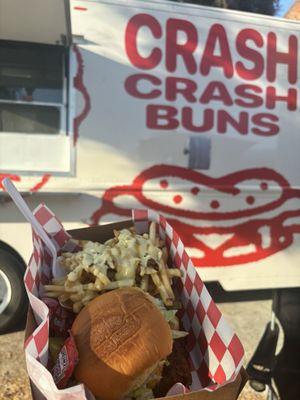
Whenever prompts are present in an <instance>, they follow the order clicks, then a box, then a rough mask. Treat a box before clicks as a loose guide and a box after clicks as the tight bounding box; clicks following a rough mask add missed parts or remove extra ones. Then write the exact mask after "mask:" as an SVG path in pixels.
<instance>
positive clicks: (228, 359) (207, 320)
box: [133, 210, 244, 391]
mask: <svg viewBox="0 0 300 400" xmlns="http://www.w3.org/2000/svg"><path fill="white" fill-rule="evenodd" d="M133 220H134V221H135V226H136V229H137V231H138V233H143V232H145V231H148V227H149V223H150V221H155V222H156V223H157V226H158V233H159V235H160V236H161V237H163V238H164V239H165V241H166V243H167V246H168V249H169V253H170V257H171V260H172V264H173V265H174V266H175V267H177V268H179V269H180V270H181V271H182V272H183V279H182V281H181V282H180V287H179V296H180V300H181V302H182V304H183V310H184V311H183V312H182V315H181V321H182V323H183V327H184V329H185V330H186V331H187V332H189V335H188V351H189V355H190V360H189V361H190V365H191V371H192V377H193V384H192V387H191V390H199V389H204V388H205V389H206V390H211V391H212V390H216V389H218V388H219V387H220V385H224V384H225V383H228V382H229V381H232V380H234V379H235V377H236V376H237V374H238V373H239V371H240V369H241V367H242V363H243V355H244V349H243V346H242V344H241V342H240V340H239V338H238V337H237V335H236V334H235V333H234V332H233V331H232V329H231V328H230V326H229V325H228V324H227V322H226V321H225V319H224V317H223V316H222V314H221V312H220V310H219V309H218V307H217V306H216V304H215V303H214V301H213V300H212V298H211V296H210V294H209V293H208V291H207V289H206V287H205V285H204V284H203V282H202V280H201V278H200V276H199V275H198V273H197V272H196V269H195V267H194V265H193V263H192V261H191V259H190V258H189V256H188V254H187V253H186V251H185V249H184V245H183V243H182V241H181V239H180V238H179V236H178V234H177V233H176V232H175V231H174V230H173V228H172V227H171V225H169V224H168V222H167V221H166V219H165V218H164V217H162V216H161V215H158V214H157V213H155V212H152V211H150V210H134V211H133Z"/></svg>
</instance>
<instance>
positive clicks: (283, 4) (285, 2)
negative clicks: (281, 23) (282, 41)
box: [278, 0, 294, 16]
mask: <svg viewBox="0 0 300 400" xmlns="http://www.w3.org/2000/svg"><path fill="white" fill-rule="evenodd" d="M293 3H294V0H280V2H279V4H280V9H279V12H278V15H280V16H283V15H284V14H285V13H286V12H287V10H288V9H289V8H290V6H291V5H292V4H293Z"/></svg>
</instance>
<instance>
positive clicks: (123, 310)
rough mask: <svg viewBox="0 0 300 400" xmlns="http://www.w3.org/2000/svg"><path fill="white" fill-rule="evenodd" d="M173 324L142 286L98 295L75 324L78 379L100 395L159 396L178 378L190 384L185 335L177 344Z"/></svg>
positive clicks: (109, 399) (114, 398) (110, 399)
mask: <svg viewBox="0 0 300 400" xmlns="http://www.w3.org/2000/svg"><path fill="white" fill-rule="evenodd" d="M171 328H172V326H171V325H170V323H169V322H168V318H166V315H164V313H163V312H162V309H160V308H159V306H158V305H157V303H156V301H155V300H154V299H153V298H152V296H150V295H149V294H148V293H146V292H144V291H143V290H141V289H139V288H136V287H130V288H120V289H116V290H112V291H110V292H107V293H104V294H102V295H100V296H98V297H96V298H95V299H93V300H92V301H91V302H90V303H88V304H87V305H86V306H85V307H84V308H83V309H82V310H81V311H80V313H79V314H78V315H77V317H76V319H75V321H74V323H73V325H72V329H71V332H72V335H73V336H74V339H75V342H76V347H77V350H78V354H79V362H78V365H77V366H76V369H75V372H74V375H75V378H76V380H77V381H79V382H82V383H84V384H85V385H86V386H87V387H88V388H89V389H90V390H91V392H92V393H93V394H94V395H95V396H96V397H97V398H100V399H102V400H119V399H147V398H153V397H155V396H156V397H159V396H164V395H165V394H166V392H167V391H168V390H169V389H170V388H171V386H173V384H174V383H176V382H178V381H180V382H181V383H183V384H185V385H186V386H188V385H190V384H191V375H190V372H189V368H188V365H187V353H186V350H185V347H184V344H183V343H182V345H181V341H182V340H183V339H184V338H183V339H179V341H178V340H176V342H177V345H176V346H173V336H174V334H173V330H172V329H171ZM177 332H178V331H177ZM179 336H180V335H179ZM176 337H177V336H176ZM179 358H181V361H180V360H179ZM172 366H173V367H174V368H172ZM178 367H179V368H178ZM176 370H178V371H180V372H179V374H177V375H176V373H175V374H174V371H176ZM172 371H173V373H172ZM183 373H185V376H183ZM166 374H167V375H168V376H166Z"/></svg>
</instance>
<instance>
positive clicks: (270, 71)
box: [267, 32, 298, 84]
mask: <svg viewBox="0 0 300 400" xmlns="http://www.w3.org/2000/svg"><path fill="white" fill-rule="evenodd" d="M267 49H268V50H267V79H268V80H269V81H270V82H274V81H275V79H276V67H277V64H286V65H287V66H288V81H289V83H291V84H293V83H296V82H297V58H298V40H297V36H295V35H290V36H289V50H288V52H287V53H283V52H281V51H277V38H276V34H275V33H274V32H270V33H269V34H268V47H267Z"/></svg>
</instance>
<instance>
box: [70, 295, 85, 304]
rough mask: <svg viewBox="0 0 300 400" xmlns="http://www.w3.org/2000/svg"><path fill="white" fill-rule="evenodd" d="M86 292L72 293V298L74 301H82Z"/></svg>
mask: <svg viewBox="0 0 300 400" xmlns="http://www.w3.org/2000/svg"><path fill="white" fill-rule="evenodd" d="M83 295H84V293H83V292H81V293H76V294H71V296H70V300H72V301H73V303H76V302H77V301H81V300H82V298H83Z"/></svg>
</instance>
